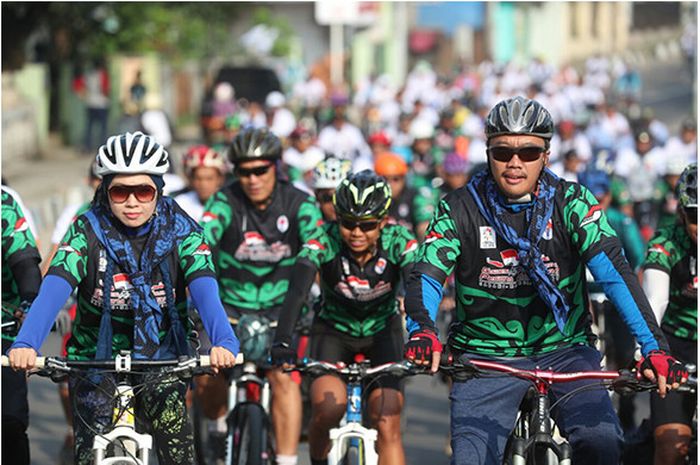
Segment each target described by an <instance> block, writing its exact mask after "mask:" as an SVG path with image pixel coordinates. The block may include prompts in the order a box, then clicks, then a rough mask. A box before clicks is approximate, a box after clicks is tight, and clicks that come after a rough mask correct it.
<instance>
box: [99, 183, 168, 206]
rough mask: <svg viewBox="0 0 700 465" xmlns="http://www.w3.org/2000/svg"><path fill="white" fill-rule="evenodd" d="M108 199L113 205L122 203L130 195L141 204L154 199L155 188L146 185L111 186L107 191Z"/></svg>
mask: <svg viewBox="0 0 700 465" xmlns="http://www.w3.org/2000/svg"><path fill="white" fill-rule="evenodd" d="M107 193H108V194H109V199H110V200H111V201H112V202H114V203H124V202H126V200H127V199H128V198H129V196H130V195H131V194H134V197H136V200H138V201H139V202H141V203H146V202H150V201H152V200H153V199H154V198H155V197H156V188H155V187H153V186H149V185H148V184H139V185H138V186H120V185H117V186H112V187H110V188H109V189H108V190H107Z"/></svg>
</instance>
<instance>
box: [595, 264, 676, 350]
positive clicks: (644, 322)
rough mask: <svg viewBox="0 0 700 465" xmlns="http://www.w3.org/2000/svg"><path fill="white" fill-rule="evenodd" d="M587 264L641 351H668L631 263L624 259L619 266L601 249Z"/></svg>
mask: <svg viewBox="0 0 700 465" xmlns="http://www.w3.org/2000/svg"><path fill="white" fill-rule="evenodd" d="M587 266H588V268H589V269H590V270H591V273H592V274H593V277H594V278H595V280H596V282H597V283H598V284H600V285H601V287H602V288H603V291H604V292H605V295H606V296H607V297H608V299H610V301H611V302H612V303H613V304H614V305H615V307H616V308H617V311H618V313H619V314H620V316H621V317H622V319H623V320H624V322H625V324H626V325H627V327H628V328H629V330H630V332H631V333H632V334H633V335H634V337H635V338H636V339H637V342H638V343H639V345H640V346H641V349H642V355H644V356H646V355H647V354H648V353H649V352H650V351H652V350H655V349H659V348H661V349H663V350H666V351H668V344H667V343H666V338H665V337H664V336H663V334H662V333H661V330H660V328H659V326H658V324H657V323H656V319H655V317H654V314H653V312H652V310H651V306H650V305H649V302H648V301H647V299H646V297H645V296H644V291H642V287H641V286H640V285H639V281H637V279H636V276H635V275H634V273H632V270H631V269H630V267H629V265H628V264H627V263H626V262H625V263H624V264H623V265H621V266H620V267H616V266H615V264H613V261H611V260H610V258H609V257H608V255H607V254H606V253H605V252H599V253H598V254H597V255H595V256H594V257H593V258H591V259H590V260H589V261H588V263H587ZM618 268H619V269H621V270H622V273H621V272H620V271H619V269H618Z"/></svg>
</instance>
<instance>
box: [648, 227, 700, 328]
mask: <svg viewBox="0 0 700 465" xmlns="http://www.w3.org/2000/svg"><path fill="white" fill-rule="evenodd" d="M643 266H644V269H653V270H659V271H662V272H664V273H666V274H668V275H669V276H670V290H669V299H668V306H667V307H666V311H665V313H664V317H663V320H662V321H661V329H663V330H664V331H665V332H667V333H668V334H672V335H673V336H675V337H677V338H681V339H689V340H692V341H697V340H698V302H697V297H698V259H697V248H696V246H695V244H694V243H693V242H692V240H691V239H690V237H689V236H688V233H687V231H686V229H685V227H684V226H683V225H682V224H679V223H676V224H673V225H671V226H666V227H665V228H662V229H659V230H658V231H657V232H656V235H655V236H654V238H653V239H652V240H651V241H650V242H649V245H648V247H647V255H646V260H645V261H644V265H643Z"/></svg>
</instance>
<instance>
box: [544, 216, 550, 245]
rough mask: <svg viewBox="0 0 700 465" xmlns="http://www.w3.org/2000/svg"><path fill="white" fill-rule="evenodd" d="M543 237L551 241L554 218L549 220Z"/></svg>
mask: <svg viewBox="0 0 700 465" xmlns="http://www.w3.org/2000/svg"><path fill="white" fill-rule="evenodd" d="M542 239H544V240H546V241H549V240H551V239H552V219H551V218H550V219H549V220H547V226H545V228H544V232H543V233H542Z"/></svg>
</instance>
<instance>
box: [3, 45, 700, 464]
mask: <svg viewBox="0 0 700 465" xmlns="http://www.w3.org/2000/svg"><path fill="white" fill-rule="evenodd" d="M630 73H631V71H629V70H625V69H621V68H620V67H619V64H617V66H612V64H611V63H609V62H607V61H606V60H604V59H591V60H590V61H589V62H588V63H587V65H586V69H585V72H584V74H583V76H579V75H578V73H577V72H576V70H575V69H574V68H572V67H565V68H562V69H561V70H558V71H557V70H554V69H553V68H551V67H549V66H547V65H546V64H544V63H541V62H539V61H533V62H532V63H530V64H529V65H528V66H527V67H524V68H519V67H517V66H515V65H507V66H504V67H496V66H493V65H489V64H488V63H484V64H482V65H480V67H479V68H475V69H473V70H467V71H465V72H464V73H462V74H460V75H459V76H457V77H456V78H455V79H453V80H450V81H447V80H444V79H441V78H438V76H437V75H436V74H435V73H434V72H433V71H432V70H431V69H430V67H429V66H428V65H427V64H425V63H419V64H418V65H417V66H416V68H415V69H414V70H413V71H412V72H411V73H410V74H409V76H408V78H407V81H406V84H405V86H404V87H402V88H401V89H392V88H391V86H390V85H389V83H388V81H387V80H386V79H384V78H383V77H379V78H377V79H374V80H371V81H368V82H366V83H363V85H361V86H360V87H359V88H358V89H356V91H355V93H354V94H353V96H352V99H351V98H350V97H351V96H350V95H349V94H347V93H343V92H337V91H331V92H328V95H327V98H325V99H321V100H315V101H308V102H302V101H301V99H299V98H294V96H292V99H291V100H290V105H289V107H290V108H291V109H292V110H294V111H290V108H287V106H288V105H287V100H286V98H285V96H284V95H282V94H281V93H278V92H274V93H272V94H270V95H268V98H267V99H266V102H265V103H264V104H263V105H262V107H263V111H262V113H259V114H258V113H256V110H255V108H256V107H257V106H255V105H243V104H241V103H240V102H239V103H238V104H231V105H225V104H224V103H225V102H223V101H221V102H218V103H219V105H218V108H219V109H223V110H221V113H220V114H218V115H216V117H219V118H221V120H220V122H219V123H220V124H218V125H214V126H216V127H217V128H219V131H218V132H214V133H210V134H209V138H208V140H206V141H202V142H204V143H203V144H198V145H193V146H191V147H189V148H188V150H187V151H186V152H185V153H182V154H176V153H171V154H168V152H167V151H166V150H165V148H164V147H163V146H162V145H161V144H160V143H159V142H158V141H157V140H156V138H155V137H153V136H149V135H146V134H142V133H140V132H136V133H125V134H118V135H115V136H112V137H110V138H109V139H108V140H107V141H105V143H104V145H103V146H102V147H101V148H100V150H99V152H98V154H97V156H96V161H95V163H94V166H92V167H91V171H90V172H91V176H92V177H93V179H94V180H95V187H96V191H95V196H94V199H93V200H92V201H91V202H90V203H88V204H85V205H82V206H79V207H78V208H75V209H74V210H72V211H71V212H67V213H66V215H65V216H66V219H68V218H69V219H70V220H68V221H66V225H65V226H64V227H63V228H62V229H63V231H62V232H58V233H57V234H56V237H55V240H52V241H53V242H54V244H55V245H54V247H53V249H52V252H51V255H52V256H51V258H50V259H49V260H47V262H50V263H47V265H46V266H45V270H44V271H45V275H44V279H43V281H42V280H41V279H40V274H39V271H38V263H39V255H38V252H37V251H36V247H35V245H34V242H33V239H32V237H31V233H30V232H28V229H27V228H26V227H23V228H20V223H21V221H18V218H19V217H21V209H19V208H15V207H14V206H12V208H10V207H9V205H10V203H11V200H10V199H11V197H10V196H9V194H7V195H6V193H5V192H4V191H3V265H6V264H7V265H8V266H7V267H6V266H3V319H4V320H5V319H6V314H5V309H6V308H10V307H7V305H6V304H11V305H12V306H14V307H15V308H17V310H18V315H21V319H22V320H23V324H22V326H21V329H20V331H19V333H8V335H7V336H6V334H5V333H3V352H5V351H7V350H8V348H10V344H12V347H11V349H10V351H9V355H10V360H11V364H12V366H13V367H14V368H16V369H27V368H31V367H32V366H33V364H34V357H35V356H36V352H37V351H38V348H39V347H40V346H41V343H42V342H43V340H44V339H45V337H46V335H47V334H48V332H49V331H50V329H51V326H52V324H53V322H54V320H55V319H56V315H58V314H59V312H60V311H61V307H62V305H63V303H64V302H65V301H66V300H68V298H69V296H70V295H71V293H72V292H73V290H74V289H75V288H77V296H76V299H77V308H76V309H75V310H74V311H75V317H74V320H73V324H72V335H71V336H70V337H69V338H67V341H66V353H67V355H68V356H69V357H78V358H80V357H82V358H109V357H111V356H112V355H113V354H115V353H117V352H118V351H119V350H125V349H128V350H131V351H132V353H133V354H134V355H135V356H137V357H140V358H167V357H171V358H172V357H174V356H177V355H183V354H184V353H187V352H188V351H189V350H190V349H189V348H188V347H187V339H188V337H187V333H188V332H189V331H191V330H192V329H193V327H192V325H191V324H190V323H191V319H190V316H193V315H191V314H188V308H189V309H190V310H192V309H196V314H198V318H195V320H198V321H196V322H195V323H194V327H195V328H197V329H199V334H200V336H201V341H200V343H201V344H200V347H199V349H198V350H199V351H200V352H202V353H210V354H211V355H212V362H213V365H214V366H215V367H216V368H221V369H225V368H230V367H231V366H232V365H233V356H234V355H235V354H236V353H237V352H238V351H239V349H241V350H242V351H243V352H244V353H245V352H246V351H249V353H250V354H252V353H253V352H257V353H260V352H261V351H260V350H259V348H258V347H255V343H256V342H259V340H257V339H256V340H254V341H252V342H251V341H247V340H245V338H244V337H243V336H242V332H241V331H239V329H242V327H243V326H244V325H245V324H246V322H250V321H251V320H252V319H255V320H258V321H262V322H266V323H269V322H276V323H277V330H276V331H275V332H274V335H273V334H271V335H270V337H269V338H268V340H267V342H266V344H265V347H264V350H262V353H263V354H264V357H260V360H259V362H260V363H262V364H264V365H265V366H266V367H267V371H266V376H267V378H268V380H269V381H270V384H271V388H272V394H273V396H272V407H271V417H272V424H273V430H274V436H275V446H276V451H275V452H276V461H277V463H278V464H279V465H294V464H296V463H297V448H298V443H299V438H300V434H301V429H302V425H301V422H302V395H301V389H300V386H299V384H298V383H296V382H295V381H294V379H293V378H292V377H291V376H290V375H289V374H288V373H287V372H286V371H284V370H283V369H282V367H286V368H289V367H290V366H292V365H293V364H294V363H295V361H296V360H297V358H298V357H299V356H300V354H299V352H298V351H297V348H296V343H297V340H298V328H299V325H298V320H299V319H300V318H301V315H302V314H307V315H308V314H311V315H312V320H311V321H312V323H311V326H310V328H309V331H310V346H309V350H308V354H307V355H308V356H309V357H311V358H313V359H317V360H329V361H342V362H345V363H350V362H351V361H352V360H353V357H354V356H355V355H356V354H357V353H363V354H364V355H366V356H367V358H369V360H370V361H371V363H372V364H373V365H379V364H382V363H386V362H392V361H399V360H402V359H404V358H407V359H409V360H412V361H413V362H415V363H417V364H419V365H425V366H426V367H430V369H431V370H432V371H436V370H437V368H438V363H439V360H440V354H441V353H442V352H445V353H446V354H449V355H450V357H449V358H450V359H453V360H467V359H468V358H470V357H479V358H494V357H495V358H498V359H499V360H501V361H503V362H504V363H511V364H513V366H517V367H522V368H531V367H534V366H535V365H540V366H542V365H547V366H551V367H553V368H555V369H559V370H564V371H566V370H569V371H571V370H592V369H596V368H600V363H601V355H600V353H599V352H598V351H597V349H596V348H595V343H596V338H597V337H600V338H603V339H604V340H605V341H606V344H605V355H606V359H607V363H608V365H609V366H612V367H613V368H623V367H624V366H627V365H629V364H630V363H632V362H633V357H634V351H635V350H634V349H635V341H636V343H637V345H638V347H639V352H640V354H641V355H640V360H639V362H638V368H639V370H640V372H642V373H644V375H645V376H647V377H649V378H650V379H653V380H655V381H657V382H658V383H659V393H658V394H655V395H654V396H653V399H652V424H653V426H654V428H655V429H654V436H655V446H656V448H655V453H654V454H655V455H654V460H655V462H654V463H656V464H663V463H680V462H679V461H680V460H682V459H683V457H684V456H685V454H687V451H688V448H689V443H690V440H691V436H692V435H693V432H692V429H691V428H692V420H693V414H694V409H695V403H696V397H694V396H692V395H689V394H678V393H675V392H672V391H671V392H667V389H669V390H670V389H671V388H675V387H677V386H678V384H679V383H682V382H684V381H685V379H686V378H687V375H688V374H687V371H686V370H685V367H684V365H683V363H696V362H697V359H696V353H695V345H696V343H697V305H696V297H697V259H696V241H697V232H696V231H697V229H696V228H697V226H696V224H697V165H696V157H697V147H696V146H697V141H696V124H695V121H694V120H693V119H691V118H687V119H685V120H684V121H683V124H682V126H681V131H680V134H679V135H678V136H672V135H671V134H669V131H668V130H667V128H666V127H665V126H664V124H663V123H662V122H660V121H658V120H656V119H654V118H653V115H651V113H650V112H649V111H648V110H646V109H640V107H639V105H638V104H637V102H636V100H635V99H636V97H638V93H639V88H638V86H637V83H636V81H635V80H634V79H632V78H630V76H629V75H630ZM630 83H632V84H633V85H632V84H630ZM215 95H216V93H215ZM219 95H223V96H224V97H227V98H230V97H232V95H231V92H228V93H226V92H219ZM222 99H223V97H222ZM350 117H354V118H355V121H357V122H360V124H358V125H355V124H353V123H352V122H351V121H350V119H351V118H350ZM177 158H180V162H181V163H180V164H181V168H182V171H183V172H184V174H185V177H186V180H187V188H186V189H184V190H183V191H180V192H170V193H169V195H166V194H165V192H168V189H167V178H166V175H168V174H170V175H172V172H173V171H175V169H174V163H173V160H174V159H177ZM6 203H7V205H8V207H7V208H6V207H5V205H6ZM12 205H14V204H12ZM10 212H12V214H10ZM6 215H7V218H6ZM10 215H12V216H10ZM18 228H20V229H18ZM20 232H21V235H20ZM25 237H26V238H25ZM20 238H23V239H21V240H20ZM18 249H19V250H20V252H17V250H18ZM20 265H21V266H20ZM6 270H8V271H11V274H9V273H8V274H7V275H6ZM587 276H588V277H587ZM587 281H590V282H588V283H587ZM40 283H41V285H40ZM6 290H8V292H10V290H11V293H8V294H7V295H6ZM589 292H590V294H591V295H590V296H589ZM589 301H590V302H591V303H592V304H591V305H589ZM441 302H443V304H442V305H441ZM445 302H450V304H449V305H445ZM438 309H442V310H444V311H449V312H451V315H452V321H453V324H452V325H451V326H450V328H449V330H448V331H447V333H446V334H439V332H438V330H437V326H436V323H435V322H436V320H437V314H438ZM25 313H26V317H25ZM8 316H9V315H8ZM602 318H605V321H606V322H607V323H606V325H605V327H606V331H612V330H614V328H616V330H617V331H618V332H617V333H615V336H614V337H605V335H603V334H596V333H595V332H594V331H593V329H592V323H594V322H597V321H602ZM615 318H618V324H617V326H615V324H614V323H613V322H614V321H615ZM4 320H3V321H4ZM232 326H233V328H234V331H233V332H232V331H231V328H232ZM234 332H235V334H234ZM236 336H238V337H236ZM239 339H240V347H239ZM443 344H444V347H443ZM268 357H269V358H268ZM444 358H446V357H444ZM679 361H680V362H683V363H680V362H679ZM9 373H11V372H9V371H8V372H6V371H3V381H5V380H6V379H9V378H5V376H9ZM227 373H228V371H227V370H224V371H222V372H221V373H219V374H218V375H217V376H205V377H199V378H197V379H196V381H195V382H194V383H193V385H192V386H190V387H191V388H192V390H193V392H194V395H195V396H197V398H198V399H199V400H200V401H201V405H202V406H203V412H204V414H205V416H206V417H208V418H209V421H208V428H207V429H208V432H209V435H210V438H211V444H212V446H213V449H215V450H214V455H215V456H217V457H216V458H218V459H221V457H223V454H224V447H223V444H224V443H225V438H226V433H227V428H228V425H227V421H226V415H227V402H226V394H227V386H228V381H229V380H228V378H227ZM14 379H16V381H15V382H13V385H12V386H14V383H16V384H17V387H16V388H15V387H13V388H12V389H13V391H12V392H10V391H9V388H8V392H7V394H6V383H5V382H3V443H4V444H7V442H5V441H6V438H10V437H11V436H5V434H10V433H11V432H16V436H15V437H14V438H13V439H7V440H12V441H14V442H15V443H17V444H20V443H24V444H27V442H26V441H27V440H26V433H25V432H24V431H25V430H26V426H27V421H28V415H27V408H28V407H27V406H26V381H23V380H24V378H23V377H22V376H19V377H15V378H14ZM111 382H112V380H111V379H110V378H109V376H104V377H103V378H102V379H99V380H97V383H95V384H93V385H84V384H82V385H81V384H80V383H73V382H71V385H70V386H69V391H70V395H71V397H72V398H77V399H79V401H78V402H73V406H72V408H73V409H74V413H75V412H76V411H77V412H79V413H80V416H81V417H82V418H87V419H88V421H89V423H90V424H89V425H84V424H79V422H75V421H74V422H73V423H74V426H73V427H74V443H75V449H74V450H75V460H76V463H80V464H87V463H90V446H91V441H92V438H93V437H94V434H95V430H96V429H99V428H105V427H107V425H108V424H109V417H110V415H111V410H110V408H109V407H108V406H107V402H106V399H105V397H104V392H105V389H106V388H107V387H108V386H109V384H110V383H111ZM667 385H668V386H667ZM577 387H579V385H577V384H576V383H572V384H571V385H570V386H566V387H563V388H561V389H558V390H555V395H558V396H561V395H564V394H566V393H567V392H570V391H571V390H574V389H576V388H577ZM187 389H188V386H187V385H186V384H185V383H183V382H182V381H180V380H177V379H169V380H164V382H163V383H161V384H160V385H157V386H156V387H154V388H152V389H149V390H147V391H146V392H144V393H143V394H142V397H141V398H140V403H141V404H140V405H142V406H143V407H144V409H145V411H146V413H145V415H146V418H147V419H148V422H149V423H150V424H151V432H152V434H154V436H155V439H156V450H157V453H158V457H159V461H160V463H161V464H167V463H193V461H194V458H193V457H194V456H193V449H192V447H191V444H192V431H191V426H190V425H188V424H187V422H186V421H183V419H186V414H184V415H178V412H180V413H181V412H185V411H186V408H187V401H186V391H187ZM524 389H526V388H524V387H523V385H522V384H519V383H514V382H512V381H509V380H508V379H503V378H501V379H491V380H484V379H481V380H477V379H471V380H465V379H460V380H455V382H454V383H453V384H452V386H451V394H450V399H451V401H452V406H451V416H450V418H451V441H452V463H454V464H462V463H465V464H466V463H488V464H500V463H501V462H502V459H503V451H504V448H505V442H506V441H507V439H508V433H509V431H510V429H512V425H513V422H514V416H515V414H516V411H517V407H518V404H519V403H520V398H522V395H523V394H524ZM6 395H7V396H10V395H14V396H17V395H19V396H20V397H23V401H22V402H19V401H18V402H17V403H16V405H18V406H19V408H18V412H8V411H7V409H6V407H5V406H6V405H7V404H6V402H5V401H6V399H12V397H6ZM309 398H310V403H311V418H310V422H309V425H308V430H309V433H308V437H309V452H310V458H311V462H312V465H318V464H322V463H323V464H325V463H326V459H325V457H326V455H327V454H328V451H329V448H330V443H329V439H328V431H329V430H330V429H331V428H333V427H334V426H336V425H337V424H338V422H339V421H340V419H341V417H342V416H343V413H344V412H345V401H346V399H345V387H344V384H343V381H342V380H341V379H340V378H338V377H335V376H331V375H324V376H320V377H318V378H315V379H313V382H312V383H311V388H310V393H309ZM329 399H331V400H330V401H329ZM12 402H14V401H12ZM403 403H404V397H403V386H402V383H401V382H400V380H399V379H395V378H393V377H391V376H389V377H381V378H378V379H377V380H375V382H373V383H371V390H370V393H369V397H368V415H369V419H370V421H371V422H372V424H373V426H374V427H375V428H376V429H377V430H378V433H379V434H378V442H377V449H378V451H379V461H380V464H382V465H388V464H392V465H394V464H396V465H401V464H403V463H405V462H406V460H405V457H404V450H403V445H402V440H401V421H400V418H401V411H402V408H403ZM591 405H595V407H593V408H592V407H591ZM623 410H624V409H623V408H621V409H620V411H619V413H620V419H618V417H617V414H616V412H615V411H614V410H613V406H612V403H611V401H610V398H609V396H608V394H607V392H606V391H605V390H604V389H602V388H601V389H597V390H590V391H587V392H586V393H585V394H583V395H580V396H574V397H573V398H572V399H571V400H570V401H569V402H566V403H564V404H563V405H562V407H560V409H559V410H558V411H557V412H556V413H555V418H556V420H557V423H558V424H559V427H560V429H561V431H562V433H563V434H564V435H565V436H566V437H567V438H568V439H569V441H570V442H571V444H572V446H573V448H574V462H573V463H575V464H584V463H585V464H610V465H612V464H616V463H618V462H619V460H620V456H621V453H622V443H623V430H622V427H624V428H625V429H629V428H632V427H634V426H635V425H633V424H631V423H630V422H631V420H630V419H629V418H628V417H629V412H627V416H628V417H625V413H624V412H623ZM6 414H7V415H6ZM6 416H7V418H6ZM174 418H176V419H177V420H180V421H173V419H174ZM483 418H488V419H489V420H490V421H488V422H484V421H483ZM620 420H622V427H621V425H620ZM6 425H7V426H8V428H6ZM591 425H595V426H591ZM17 438H20V439H17ZM21 438H24V439H23V440H22V439H21ZM6 450H7V448H6V447H3V454H5V453H6ZM18 450H19V448H18V449H17V450H16V451H18ZM23 450H24V449H23ZM16 451H15V452H16ZM8 453H9V452H8ZM3 457H5V455H3ZM11 463H18V464H19V463H28V447H27V450H26V456H22V457H20V456H14V457H13V458H12V459H11ZM637 463H641V462H637Z"/></svg>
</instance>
